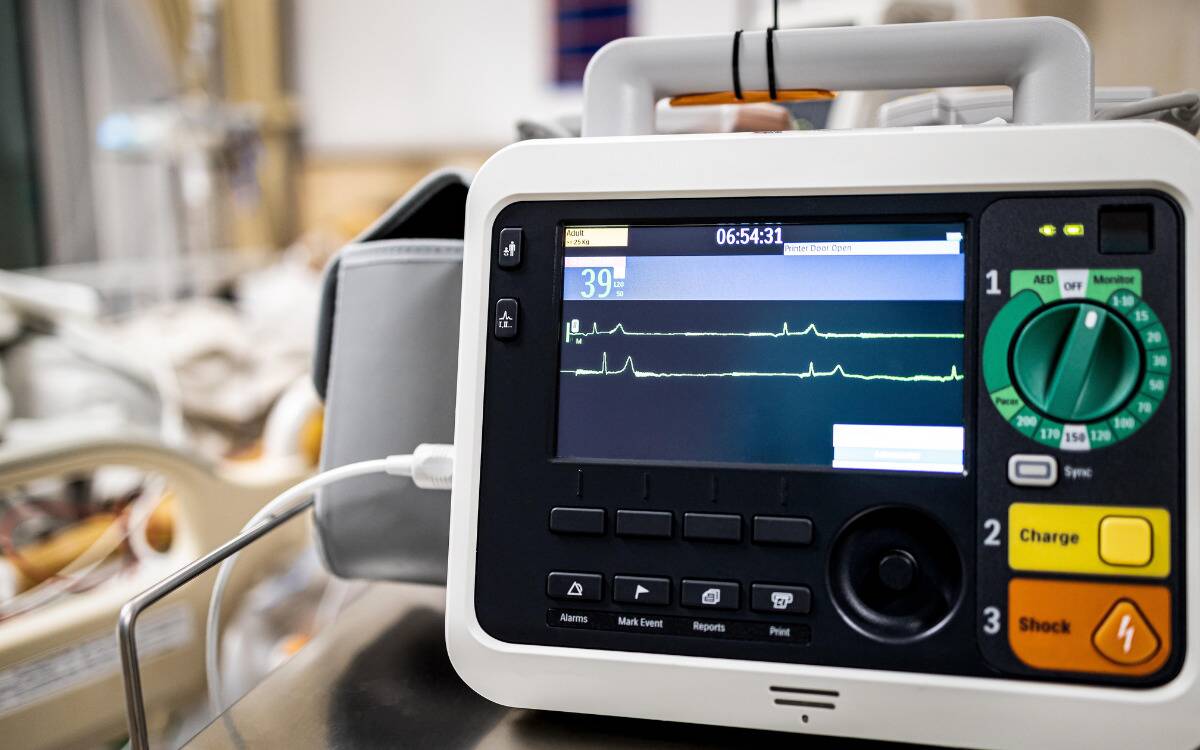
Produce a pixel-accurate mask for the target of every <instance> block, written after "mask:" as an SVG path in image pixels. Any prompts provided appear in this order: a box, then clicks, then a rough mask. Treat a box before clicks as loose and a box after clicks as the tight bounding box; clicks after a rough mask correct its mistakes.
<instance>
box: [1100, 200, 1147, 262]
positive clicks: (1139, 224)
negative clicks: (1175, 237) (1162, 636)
mask: <svg viewBox="0 0 1200 750" xmlns="http://www.w3.org/2000/svg"><path fill="white" fill-rule="evenodd" d="M1153 230H1154V213H1153V210H1152V209H1151V208H1150V207H1149V206H1105V207H1104V208H1101V209H1100V252H1102V253H1114V254H1126V253H1133V254H1138V255H1144V254H1146V253H1149V252H1152V251H1153V250H1154V231H1153Z"/></svg>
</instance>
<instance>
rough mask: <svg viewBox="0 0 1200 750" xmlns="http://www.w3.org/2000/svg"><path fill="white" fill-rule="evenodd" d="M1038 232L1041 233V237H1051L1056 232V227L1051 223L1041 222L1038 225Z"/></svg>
mask: <svg viewBox="0 0 1200 750" xmlns="http://www.w3.org/2000/svg"><path fill="white" fill-rule="evenodd" d="M1038 234H1040V235H1042V236H1043V237H1053V236H1054V235H1056V234H1058V227H1056V226H1054V225H1053V224H1043V225H1041V226H1040V227H1038Z"/></svg>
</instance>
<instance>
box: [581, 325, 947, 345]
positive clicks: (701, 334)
mask: <svg viewBox="0 0 1200 750" xmlns="http://www.w3.org/2000/svg"><path fill="white" fill-rule="evenodd" d="M565 326H566V336H567V340H568V341H570V339H572V338H576V339H581V340H582V339H585V338H589V337H591V336H616V335H621V336H680V337H683V338H705V337H721V338H724V337H735V338H751V339H753V338H768V339H778V338H787V337H789V336H816V337H817V338H822V339H959V340H961V339H963V338H964V337H965V336H964V334H961V333H902V332H901V333H882V332H881V333H875V332H871V331H862V332H857V333H828V332H825V331H821V330H819V329H818V328H817V324H816V323H809V324H808V326H807V327H806V328H805V329H804V330H802V331H793V330H791V329H790V328H789V327H788V324H787V323H786V322H785V323H784V324H783V328H782V329H780V330H779V331H630V330H627V329H626V328H625V324H624V323H617V324H616V325H615V326H613V327H612V328H610V329H608V330H607V331H601V330H600V329H599V327H598V326H597V325H596V323H592V330H590V331H572V330H571V324H570V322H568V323H566V324H565Z"/></svg>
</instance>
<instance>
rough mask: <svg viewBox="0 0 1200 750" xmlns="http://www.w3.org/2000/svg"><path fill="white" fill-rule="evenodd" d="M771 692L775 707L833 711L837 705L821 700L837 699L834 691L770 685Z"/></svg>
mask: <svg viewBox="0 0 1200 750" xmlns="http://www.w3.org/2000/svg"><path fill="white" fill-rule="evenodd" d="M771 692H772V693H773V696H772V697H773V698H774V699H775V705H776V706H795V707H799V708H827V709H830V710H833V709H835V708H837V705H835V704H834V703H833V701H831V700H822V699H823V698H825V699H828V698H837V697H838V696H839V695H840V693H838V691H836V690H820V689H817V688H797V687H786V686H783V685H772V686H771Z"/></svg>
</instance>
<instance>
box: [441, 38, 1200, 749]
mask: <svg viewBox="0 0 1200 750" xmlns="http://www.w3.org/2000/svg"><path fill="white" fill-rule="evenodd" d="M922 26H924V27H923V28H898V27H897V28H884V27H879V28H860V29H832V30H812V31H795V32H778V33H775V34H774V41H773V42H772V43H774V44H776V45H777V47H776V48H775V49H774V57H775V61H776V62H775V64H776V65H780V66H783V65H784V64H785V62H786V64H787V66H788V67H787V68H786V70H788V71H791V72H789V73H788V75H787V76H786V77H785V76H784V74H783V72H782V71H783V70H784V68H781V72H780V73H779V76H780V79H781V81H782V82H781V83H780V85H783V84H785V83H787V82H788V81H787V78H795V79H797V80H796V81H795V85H801V84H803V85H806V86H815V87H820V88H828V89H839V88H841V89H845V88H855V87H860V88H870V87H874V88H878V87H880V86H893V87H899V86H909V87H921V86H937V85H965V84H984V83H1009V84H1011V85H1012V86H1013V88H1014V90H1015V102H1016V122H1015V123H1013V124H1008V125H1006V124H997V125H988V126H977V127H969V128H964V127H944V128H917V129H894V130H864V131H844V132H833V131H830V132H811V133H803V132H787V133H764V134H744V135H738V134H733V135H701V136H648V135H642V134H641V133H644V132H648V130H649V129H650V128H649V126H648V125H647V123H648V122H650V120H649V119H648V118H652V116H653V110H654V102H655V100H656V99H657V98H658V97H661V96H667V95H670V94H674V93H687V92H689V91H693V90H705V89H704V87H705V86H709V87H710V88H714V87H719V86H723V85H726V84H725V81H726V78H725V77H726V76H728V74H729V73H728V67H727V66H728V54H727V53H728V44H729V37H728V36H721V37H701V38H684V39H672V40H631V41H629V42H621V43H618V44H617V45H615V48H614V47H610V48H606V51H603V52H601V53H600V55H599V56H598V57H597V59H596V61H595V62H593V66H592V70H591V72H590V73H589V79H588V84H587V92H586V109H585V125H584V129H585V136H597V135H599V136H616V137H584V138H581V139H573V140H562V141H540V142H529V143H524V144H519V145H516V146H513V147H509V148H507V149H505V150H503V151H501V152H500V153H499V154H497V155H496V156H494V157H493V158H492V159H491V160H490V161H489V162H488V163H487V164H486V165H485V166H484V167H483V169H482V171H481V172H480V174H479V175H478V177H477V178H476V181H475V182H474V184H473V186H472V187H471V191H470V196H469V199H468V208H467V228H466V260H465V267H464V289H463V317H462V330H461V336H460V338H461V342H462V343H461V347H462V348H461V353H460V362H459V387H458V407H457V408H458V417H457V426H456V435H455V450H456V458H455V476H454V489H453V507H452V520H451V540H450V565H449V571H450V572H449V590H448V605H447V607H448V609H447V612H448V620H447V643H448V647H449V652H450V656H451V659H452V661H453V663H454V666H455V668H456V669H457V670H458V672H459V674H460V675H461V676H462V677H463V678H464V679H465V680H466V682H467V683H468V684H470V685H471V686H472V687H473V688H474V689H476V690H477V691H479V692H480V693H482V694H483V695H484V696H486V697H489V698H491V699H493V700H495V701H497V702H500V703H503V704H506V705H512V706H522V707H530V708H541V709H551V710H562V711H573V712H582V713H592V714H611V715H621V716H632V717H642V718H653V719H663V720H670V721H686V722H701V723H712V724H722V725H729V726H740V727H754V728H761V729H772V730H783V731H793V732H811V733H816V734H829V735H843V736H854V737H865V738H877V739H888V740H893V741H903V742H921V743H931V744H939V745H953V746H961V747H988V748H993V747H994V748H1031V747H1067V746H1069V747H1089V748H1105V747H1120V748H1127V747H1130V746H1133V745H1140V746H1145V747H1155V748H1160V747H1161V748H1192V747H1195V746H1197V744H1200V723H1197V720H1196V715H1197V711H1198V710H1200V685H1198V684H1197V676H1198V675H1197V672H1198V670H1200V664H1198V661H1197V658H1196V656H1195V654H1196V650H1195V648H1194V643H1195V639H1196V638H1197V637H1198V631H1197V627H1198V623H1200V612H1198V611H1197V602H1198V601H1200V592H1198V591H1197V588H1196V585H1197V584H1196V582H1197V580H1200V570H1198V569H1197V561H1198V560H1200V527H1198V524H1197V521H1198V519H1200V510H1197V505H1196V498H1197V492H1198V487H1197V484H1196V471H1195V467H1194V466H1191V465H1189V462H1188V460H1187V456H1189V455H1192V456H1195V448H1194V444H1195V441H1196V439H1197V433H1196V430H1197V428H1198V427H1200V425H1198V424H1197V420H1198V419H1200V411H1197V410H1196V409H1195V408H1190V409H1189V408H1188V407H1187V406H1186V404H1187V399H1188V398H1189V392H1194V391H1195V387H1196V383H1195V376H1194V375H1193V372H1195V371H1196V366H1195V365H1194V364H1193V363H1192V362H1191V358H1192V354H1191V352H1192V351H1194V350H1195V349H1196V347H1197V346H1198V345H1200V342H1197V341H1196V336H1197V331H1200V320H1197V319H1196V312H1195V309H1196V306H1195V304H1194V302H1193V300H1194V299H1195V298H1196V295H1197V294H1198V293H1200V290H1198V289H1197V279H1198V277H1197V271H1196V263H1195V262H1194V261H1193V260H1192V259H1191V258H1190V257H1189V251H1190V250H1192V249H1194V248H1195V247H1197V246H1198V245H1197V243H1198V242H1200V237H1198V235H1197V233H1196V228H1195V226H1196V217H1195V213H1194V212H1195V205H1196V202H1197V201H1198V200H1200V147H1198V146H1197V143H1196V141H1195V139H1194V138H1192V137H1190V136H1188V135H1187V134H1186V133H1184V132H1183V131H1182V130H1180V129H1178V128H1173V127H1171V126H1168V125H1165V124H1162V123H1157V122H1145V121H1129V122H1113V123H1101V122H1091V121H1090V114H1091V110H1090V108H1091V78H1090V70H1091V69H1090V52H1089V51H1088V49H1087V45H1086V41H1085V40H1083V38H1082V36H1081V35H1079V33H1078V31H1077V30H1075V29H1074V27H1070V26H1069V25H1067V24H1065V23H1063V22H1058V21H1054V20H1049V19H1036V20H1033V21H1023V22H979V23H965V24H951V25H945V24H929V25H922ZM765 42H766V40H765V39H764V35H762V34H752V33H749V32H747V33H746V34H744V35H742V38H741V42H740V43H741V44H742V45H743V50H744V51H743V52H742V54H743V58H742V65H741V72H740V75H741V76H743V80H742V82H741V84H740V85H742V86H747V87H749V86H752V85H755V84H754V81H753V80H751V78H752V77H753V76H754V75H758V74H759V73H761V71H762V70H763V69H764V68H763V65H764V64H765V63H764V59H763V53H762V51H761V49H760V46H761V45H762V44H764V43H765ZM934 49H936V50H938V53H937V54H936V55H934V53H932V52H931V51H930V50H934ZM863 55H866V57H867V58H868V59H864V58H863ZM930 55H934V56H935V58H936V59H934V60H933V61H928V60H927V58H929V57H930ZM943 58H945V59H953V60H965V61H968V62H965V63H963V64H962V65H958V64H954V65H945V63H944V59H943ZM1080 59H1083V60H1084V61H1085V62H1083V63H1080V62H1079V61H1080ZM889 60H897V61H899V62H898V63H897V65H896V66H894V68H895V69H893V68H889V67H888V65H887V64H885V63H887V61H889ZM920 60H926V61H927V62H928V64H927V65H923V66H922V65H918V64H917V62H919V61H920ZM939 61H940V62H939ZM851 63H852V64H851ZM873 65H875V66H877V67H876V68H874V69H873V70H872V76H868V75H867V74H866V73H863V72H862V71H863V70H864V69H871V68H872V66H873ZM904 66H908V69H909V70H916V71H917V73H911V74H909V73H903V72H896V69H899V68H903V67H904ZM846 71H850V72H846ZM880 71H883V72H880ZM763 77H764V79H765V74H763ZM610 78H613V79H615V80H609V79H610ZM878 79H882V80H878ZM1047 87H1049V88H1047ZM1050 92H1053V93H1054V96H1050V95H1049V94H1050ZM642 98H644V99H645V101H642V100H641V99H642ZM647 113H649V114H647ZM589 124H590V125H589ZM589 127H590V128H591V129H590V130H589Z"/></svg>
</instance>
